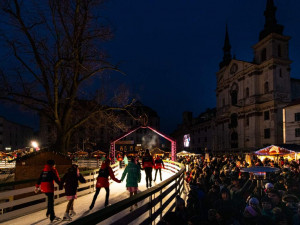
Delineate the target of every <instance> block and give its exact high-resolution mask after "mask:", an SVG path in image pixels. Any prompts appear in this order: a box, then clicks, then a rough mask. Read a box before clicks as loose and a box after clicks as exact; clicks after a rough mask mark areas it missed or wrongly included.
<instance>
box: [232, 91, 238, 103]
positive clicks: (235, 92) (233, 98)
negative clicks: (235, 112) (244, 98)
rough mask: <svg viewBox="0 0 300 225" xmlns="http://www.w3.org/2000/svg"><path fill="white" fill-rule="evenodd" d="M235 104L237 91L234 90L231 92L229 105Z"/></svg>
mask: <svg viewBox="0 0 300 225" xmlns="http://www.w3.org/2000/svg"><path fill="white" fill-rule="evenodd" d="M236 104H237V91H236V90H234V91H232V92H231V105H236Z"/></svg>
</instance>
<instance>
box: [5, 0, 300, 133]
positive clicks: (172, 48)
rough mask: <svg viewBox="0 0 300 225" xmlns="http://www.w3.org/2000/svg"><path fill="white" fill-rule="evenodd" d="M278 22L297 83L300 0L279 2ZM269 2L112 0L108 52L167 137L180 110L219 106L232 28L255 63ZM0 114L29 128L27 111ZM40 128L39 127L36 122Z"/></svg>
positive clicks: (238, 50) (236, 48) (107, 12)
mask: <svg viewBox="0 0 300 225" xmlns="http://www.w3.org/2000/svg"><path fill="white" fill-rule="evenodd" d="M274 2H275V5H276V6H277V12H276V17H277V22H278V23H279V24H282V25H284V27H285V29H284V35H288V36H291V37H292V39H291V40H290V58H291V60H292V61H293V64H292V67H291V68H292V70H291V77H294V78H300V29H299V24H300V14H299V10H300V1H299V0H281V1H280V0H274ZM265 5H266V0H226V1H224V0H213V1H203V0H175V1H174V0H172V1H171V0H126V1H124V0H110V1H109V2H108V3H107V4H106V7H105V9H102V11H103V15H104V17H105V18H107V19H108V20H109V21H110V23H111V24H112V26H113V29H114V30H115V37H114V39H113V40H112V41H110V42H109V43H107V44H106V45H105V46H104V47H105V48H106V49H107V51H108V52H109V54H110V56H111V59H112V61H113V62H115V63H120V69H121V70H122V71H124V72H125V73H126V76H123V75H121V74H111V76H112V77H113V79H116V80H119V78H120V79H121V80H122V82H125V83H126V84H127V86H128V87H129V88H130V90H131V94H132V96H133V97H135V98H137V99H139V100H140V101H141V102H143V103H144V104H145V105H147V106H149V107H151V108H153V109H154V110H155V111H156V112H157V113H158V115H159V116H160V119H161V130H162V131H164V132H166V133H170V132H172V131H173V130H174V129H175V128H176V126H177V124H179V123H181V120H182V112H183V111H192V112H193V113H194V116H197V115H198V114H199V113H201V112H203V111H205V110H206V109H207V108H213V107H215V104H216V97H215V88H216V79H215V74H216V72H217V71H218V69H219V62H220V61H221V60H222V57H223V51H222V47H223V44H224V37H225V26H226V23H227V24H228V32H229V39H230V43H231V46H232V55H235V56H236V59H239V60H245V61H250V62H251V61H252V59H253V51H252V46H253V45H254V44H256V43H257V42H258V35H259V32H260V31H261V30H262V29H263V26H264V15H263V13H264V10H265ZM0 114H2V115H4V116H5V117H7V118H8V119H11V120H14V121H17V122H22V123H25V124H27V125H29V124H32V118H33V119H34V120H37V116H35V117H32V116H29V115H28V114H26V116H23V117H22V118H28V119H26V121H24V119H21V118H20V117H19V118H17V113H6V112H5V110H3V109H1V110H0ZM33 124H35V125H36V124H37V122H33Z"/></svg>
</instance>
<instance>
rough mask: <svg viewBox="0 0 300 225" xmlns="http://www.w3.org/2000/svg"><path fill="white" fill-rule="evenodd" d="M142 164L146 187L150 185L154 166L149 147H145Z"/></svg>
mask: <svg viewBox="0 0 300 225" xmlns="http://www.w3.org/2000/svg"><path fill="white" fill-rule="evenodd" d="M142 166H143V168H144V170H145V173H146V187H147V188H148V187H152V184H151V182H152V168H153V167H154V160H153V157H152V156H151V155H150V152H149V149H146V152H145V155H144V157H143V160H142Z"/></svg>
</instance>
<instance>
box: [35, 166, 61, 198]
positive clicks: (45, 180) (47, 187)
mask: <svg viewBox="0 0 300 225" xmlns="http://www.w3.org/2000/svg"><path fill="white" fill-rule="evenodd" d="M54 181H55V182H56V183H57V184H58V185H59V184H60V178H59V175H58V172H57V169H56V168H55V167H53V166H50V165H48V164H47V165H45V167H44V169H43V171H42V173H41V175H40V178H39V179H38V181H37V183H36V185H35V186H36V187H39V186H40V185H41V192H44V193H53V192H54Z"/></svg>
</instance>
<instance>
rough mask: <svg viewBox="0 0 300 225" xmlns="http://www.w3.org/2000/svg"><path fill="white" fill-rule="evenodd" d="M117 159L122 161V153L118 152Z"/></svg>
mask: <svg viewBox="0 0 300 225" xmlns="http://www.w3.org/2000/svg"><path fill="white" fill-rule="evenodd" d="M117 160H118V161H119V162H120V161H123V157H122V155H121V154H118V156H117Z"/></svg>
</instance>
